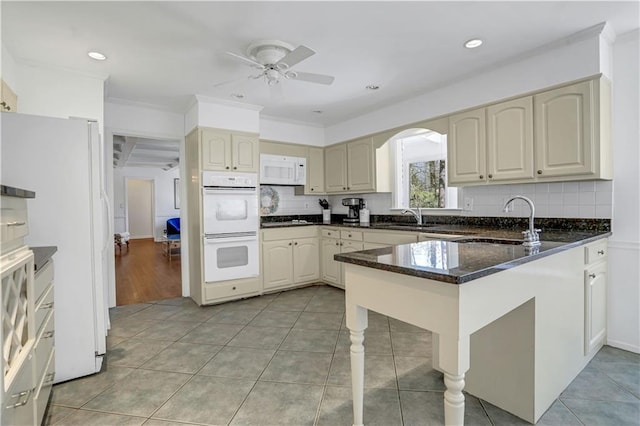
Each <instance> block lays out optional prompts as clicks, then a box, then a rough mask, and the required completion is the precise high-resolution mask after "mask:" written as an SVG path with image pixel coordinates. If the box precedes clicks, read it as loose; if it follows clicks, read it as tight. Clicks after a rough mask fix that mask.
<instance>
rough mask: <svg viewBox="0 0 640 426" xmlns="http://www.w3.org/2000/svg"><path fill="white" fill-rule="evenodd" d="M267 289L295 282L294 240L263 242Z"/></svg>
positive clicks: (263, 265)
mask: <svg viewBox="0 0 640 426" xmlns="http://www.w3.org/2000/svg"><path fill="white" fill-rule="evenodd" d="M262 269H263V275H264V281H263V285H264V288H265V289H268V288H275V287H282V286H285V285H291V284H293V241H290V240H289V241H271V242H267V243H262Z"/></svg>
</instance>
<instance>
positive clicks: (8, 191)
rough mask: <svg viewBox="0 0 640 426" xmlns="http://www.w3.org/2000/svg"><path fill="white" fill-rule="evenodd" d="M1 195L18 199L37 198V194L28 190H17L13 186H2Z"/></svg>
mask: <svg viewBox="0 0 640 426" xmlns="http://www.w3.org/2000/svg"><path fill="white" fill-rule="evenodd" d="M0 195H7V196H9V197H17V198H36V193H35V192H33V191H29V190H28V189H21V188H15V187H13V186H7V185H0Z"/></svg>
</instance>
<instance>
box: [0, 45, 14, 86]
mask: <svg viewBox="0 0 640 426" xmlns="http://www.w3.org/2000/svg"><path fill="white" fill-rule="evenodd" d="M0 47H1V48H2V52H0V77H2V79H3V80H4V81H5V83H7V84H8V85H9V87H11V89H12V90H13V91H14V93H18V76H17V75H16V74H17V65H16V61H15V59H14V57H13V55H12V54H11V52H10V51H9V49H7V47H6V46H5V45H4V43H3V44H1V45H0Z"/></svg>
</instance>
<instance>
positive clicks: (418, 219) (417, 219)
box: [402, 207, 422, 225]
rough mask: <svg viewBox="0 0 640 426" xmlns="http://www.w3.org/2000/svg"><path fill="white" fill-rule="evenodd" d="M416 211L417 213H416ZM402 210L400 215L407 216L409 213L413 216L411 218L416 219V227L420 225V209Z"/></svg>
mask: <svg viewBox="0 0 640 426" xmlns="http://www.w3.org/2000/svg"><path fill="white" fill-rule="evenodd" d="M415 210H417V211H418V212H417V213H416V211H415ZM415 210H414V209H404V210H402V214H407V213H411V214H412V215H413V217H415V218H416V222H417V223H418V225H422V211H421V209H420V207H416V209H415Z"/></svg>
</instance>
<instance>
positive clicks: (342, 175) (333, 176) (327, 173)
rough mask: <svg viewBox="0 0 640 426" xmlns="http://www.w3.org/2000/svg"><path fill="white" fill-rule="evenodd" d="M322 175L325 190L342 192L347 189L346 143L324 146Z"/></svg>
mask: <svg viewBox="0 0 640 426" xmlns="http://www.w3.org/2000/svg"><path fill="white" fill-rule="evenodd" d="M324 177H325V189H326V190H327V192H343V191H346V190H347V146H346V144H340V145H334V146H330V147H328V148H325V151H324Z"/></svg>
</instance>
